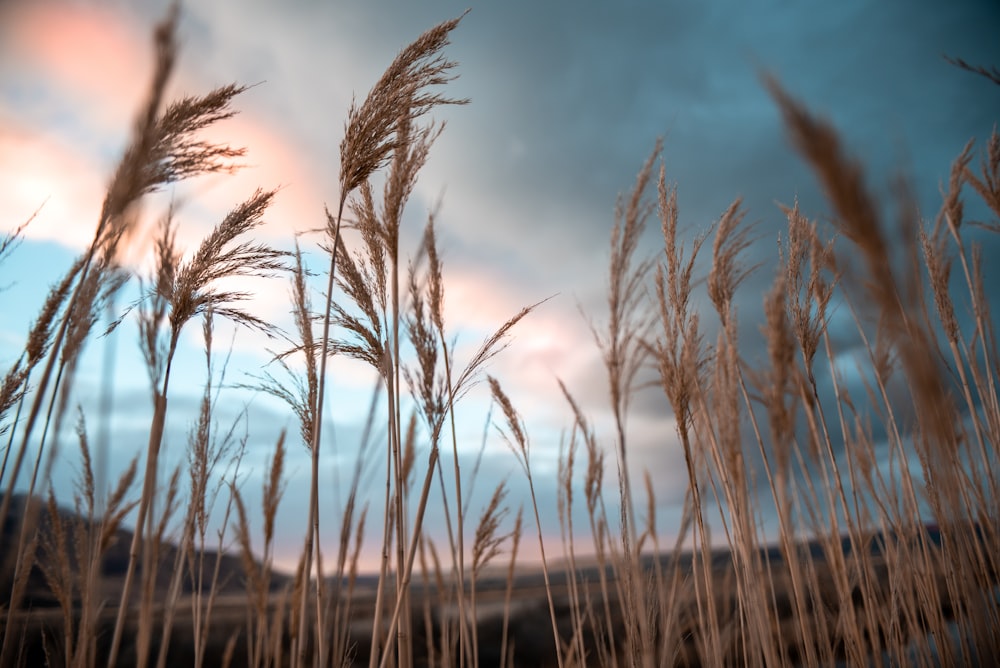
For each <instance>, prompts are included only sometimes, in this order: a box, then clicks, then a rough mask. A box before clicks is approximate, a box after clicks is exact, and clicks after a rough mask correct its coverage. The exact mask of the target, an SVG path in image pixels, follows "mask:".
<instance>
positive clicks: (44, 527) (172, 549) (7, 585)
mask: <svg viewBox="0 0 1000 668" xmlns="http://www.w3.org/2000/svg"><path fill="white" fill-rule="evenodd" d="M27 502H28V499H27V496H26V495H24V494H15V495H14V497H13V499H12V502H11V507H10V511H9V512H8V514H7V517H5V518H3V530H2V532H0V605H7V604H9V602H10V595H11V588H12V585H13V577H14V559H15V557H16V550H17V546H18V543H19V534H20V531H21V521H22V518H23V517H24V513H25V504H26V503H27ZM30 503H31V506H30V507H29V508H28V510H29V514H30V515H31V516H32V517H34V518H35V520H34V526H33V527H32V528H31V532H33V533H37V534H38V535H39V536H40V537H42V538H44V537H46V536H52V528H53V524H52V518H51V517H50V515H49V511H48V508H47V504H45V503H44V502H43V501H41V500H40V499H38V498H33V499H32V500H31V501H30ZM58 517H59V520H60V521H61V522H62V524H63V526H64V527H66V531H67V544H68V545H69V546H70V550H69V551H70V558H71V562H72V563H73V568H74V569H76V568H77V565H76V564H75V558H74V557H75V555H74V554H73V549H72V545H73V541H74V539H75V536H76V532H77V531H78V529H83V534H82V536H81V537H83V536H86V535H87V525H86V520H85V519H84V518H82V517H80V516H79V515H78V514H77V513H76V512H75V511H73V510H71V509H68V508H64V507H60V508H58ZM93 529H94V530H95V531H97V530H99V524H97V525H96V526H94V527H93ZM132 536H133V533H132V531H129V530H128V529H124V528H119V529H118V530H117V531H116V532H115V535H114V537H113V538H112V540H111V545H110V546H109V547H108V549H107V551H106V552H105V554H104V556H103V558H102V560H101V571H100V572H101V580H102V592H103V594H104V595H105V596H108V595H113V594H115V593H119V592H120V591H121V586H122V581H123V580H124V576H125V572H126V570H127V568H128V561H129V548H130V547H131V544H132ZM42 542H43V541H40V543H39V548H38V550H37V552H36V554H35V563H34V565H33V567H32V570H31V573H30V575H29V580H28V588H27V592H26V599H25V600H24V601H22V603H21V604H22V606H31V607H34V608H38V607H50V606H55V605H57V601H56V599H55V597H54V596H53V594H52V592H51V590H50V587H49V585H48V582H47V581H46V579H45V575H44V572H43V570H42V568H41V567H40V566H41V565H42V564H45V563H48V560H50V559H51V555H49V554H48V553H47V552H46V550H45V549H44V547H43V545H42ZM177 552H178V548H177V547H176V546H175V545H173V544H171V543H164V544H162V545H161V546H160V558H159V565H158V568H157V573H156V588H157V590H158V591H162V592H166V591H167V588H168V587H169V585H170V580H171V578H172V577H173V573H174V568H175V563H176V558H177ZM196 555H197V553H196ZM201 556H202V558H203V563H204V569H205V570H204V572H205V574H206V575H205V579H206V582H205V583H204V585H203V590H204V591H207V590H208V588H209V587H210V586H211V579H210V578H211V576H212V573H213V572H214V569H215V565H216V560H218V562H219V579H218V585H217V587H216V593H218V594H237V593H241V592H243V591H244V583H245V581H246V575H245V573H244V570H243V562H242V560H241V558H240V557H239V556H236V555H232V554H226V553H223V554H222V555H221V556H220V555H219V554H218V552H217V551H215V550H211V549H206V550H205V551H204V553H202V555H201ZM259 566H260V564H259V563H258V567H259ZM182 567H183V568H184V569H185V575H184V577H183V579H182V587H183V589H182V591H183V593H186V594H189V593H192V592H193V591H194V588H195V584H196V583H195V582H194V581H193V579H192V578H191V577H190V573H189V568H188V559H183V560H182ZM139 573H141V564H140V566H139V569H138V570H137V574H139ZM291 579H292V578H291V576H289V575H286V574H284V573H272V575H271V590H272V591H279V590H281V589H283V588H284V587H285V586H286V585H288V584H289V583H290V582H291Z"/></svg>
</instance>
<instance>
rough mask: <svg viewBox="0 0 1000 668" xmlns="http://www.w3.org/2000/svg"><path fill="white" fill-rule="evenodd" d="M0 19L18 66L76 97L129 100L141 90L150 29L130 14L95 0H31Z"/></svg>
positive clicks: (10, 54)
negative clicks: (72, 0) (84, 0)
mask: <svg viewBox="0 0 1000 668" xmlns="http://www.w3.org/2000/svg"><path fill="white" fill-rule="evenodd" d="M4 23H5V24H6V25H7V26H8V28H7V30H4V31H3V32H4V33H6V34H5V35H4V41H6V42H7V45H6V47H5V49H4V50H5V51H7V52H8V57H11V58H12V61H11V62H14V63H16V67H17V69H18V70H21V71H24V70H27V71H28V72H29V73H31V74H32V75H34V76H36V77H38V78H40V79H44V80H47V81H51V82H52V83H53V84H54V85H55V86H58V87H61V88H67V89H69V90H70V91H71V93H72V95H73V96H74V97H77V98H86V99H92V100H122V99H124V100H128V101H130V103H131V101H132V100H135V99H138V97H139V95H141V93H142V90H143V86H144V85H145V82H146V80H147V78H148V72H149V69H150V66H151V64H152V57H151V49H150V47H149V37H148V30H146V29H145V28H144V27H142V26H140V25H139V24H138V23H137V22H135V21H132V20H130V18H129V16H128V14H126V13H123V12H121V11H114V10H112V8H111V7H101V6H97V5H93V4H87V5H80V4H77V3H65V2H33V3H21V4H19V5H17V6H15V7H14V8H13V9H11V10H9V11H8V12H7V14H6V16H5V17H4ZM113 106H114V105H110V106H109V108H111V107H113ZM121 106H124V108H126V109H130V108H131V104H126V105H121Z"/></svg>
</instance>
